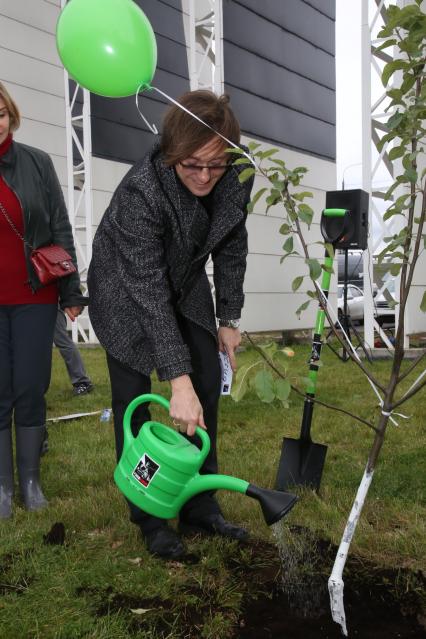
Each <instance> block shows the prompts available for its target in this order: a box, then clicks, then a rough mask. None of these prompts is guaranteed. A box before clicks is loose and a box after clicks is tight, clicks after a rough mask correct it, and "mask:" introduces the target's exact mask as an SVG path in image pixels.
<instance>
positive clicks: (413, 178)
mask: <svg viewBox="0 0 426 639" xmlns="http://www.w3.org/2000/svg"><path fill="white" fill-rule="evenodd" d="M404 176H405V177H406V178H408V180H409V181H410V182H417V171H415V170H414V169H413V168H409V169H406V170H405V172H404Z"/></svg>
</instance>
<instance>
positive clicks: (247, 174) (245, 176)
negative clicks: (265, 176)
mask: <svg viewBox="0 0 426 639" xmlns="http://www.w3.org/2000/svg"><path fill="white" fill-rule="evenodd" d="M254 174H255V169H254V168H253V167H249V168H247V169H244V170H243V171H241V173H240V174H239V176H238V180H239V181H240V183H241V184H243V182H247V180H249V179H250V178H251V176H252V175H254Z"/></svg>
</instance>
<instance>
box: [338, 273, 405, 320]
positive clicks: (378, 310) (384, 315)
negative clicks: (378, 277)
mask: <svg viewBox="0 0 426 639" xmlns="http://www.w3.org/2000/svg"><path fill="white" fill-rule="evenodd" d="M347 288H348V292H347V308H348V316H349V318H350V319H351V320H352V321H357V322H362V321H363V320H364V293H363V291H362V290H361V289H360V288H359V287H358V286H355V284H348V286H347ZM343 291H344V285H343V284H338V286H337V314H338V317H339V321H342V318H343V303H344V300H343ZM392 299H395V281H394V280H391V281H389V282H388V284H387V286H386V291H385V292H382V293H380V294H377V287H375V290H374V292H373V305H374V318H375V319H376V320H377V322H378V323H379V324H380V325H383V324H388V323H389V324H394V323H395V309H394V308H392V304H390V302H391V301H392Z"/></svg>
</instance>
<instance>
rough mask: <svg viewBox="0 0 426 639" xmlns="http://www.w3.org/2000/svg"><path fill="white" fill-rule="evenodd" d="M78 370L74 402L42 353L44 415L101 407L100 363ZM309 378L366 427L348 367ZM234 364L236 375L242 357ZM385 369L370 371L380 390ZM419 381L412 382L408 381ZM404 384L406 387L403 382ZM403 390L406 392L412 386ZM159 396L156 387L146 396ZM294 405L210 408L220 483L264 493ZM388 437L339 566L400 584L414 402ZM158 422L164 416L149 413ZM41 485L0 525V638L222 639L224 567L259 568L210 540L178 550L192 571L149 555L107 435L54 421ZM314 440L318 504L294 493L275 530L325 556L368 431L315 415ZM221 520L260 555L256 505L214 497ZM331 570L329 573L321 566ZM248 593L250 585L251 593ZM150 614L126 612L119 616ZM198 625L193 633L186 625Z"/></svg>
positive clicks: (296, 418) (416, 564)
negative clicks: (224, 478) (296, 533)
mask: <svg viewBox="0 0 426 639" xmlns="http://www.w3.org/2000/svg"><path fill="white" fill-rule="evenodd" d="M82 353H83V357H84V360H85V363H86V366H87V369H88V371H89V374H90V376H91V377H92V379H93V381H94V383H95V391H94V392H93V393H92V394H90V395H87V396H83V397H79V398H75V397H73V396H72V394H71V387H70V383H69V380H68V377H67V374H66V371H65V367H64V365H63V362H62V360H61V358H60V356H59V355H58V353H56V352H55V353H54V366H53V376H52V384H51V387H50V390H49V393H48V396H47V404H48V414H49V416H52V417H53V416H59V415H65V414H70V413H77V412H83V411H86V410H87V411H88V412H89V411H93V410H98V409H103V408H106V407H109V406H110V395H109V382H108V375H107V370H106V363H105V356H104V353H103V351H102V350H101V349H99V348H94V349H85V350H83V351H82ZM323 353H324V357H323V361H324V365H323V366H322V367H321V370H320V373H319V378H318V397H319V398H321V399H323V400H324V401H327V402H330V403H333V404H336V405H339V406H341V407H344V408H345V409H347V410H350V411H352V412H358V411H359V413H360V414H362V415H363V416H364V417H366V418H370V419H371V418H373V417H374V415H377V413H378V409H377V406H376V401H375V396H374V395H373V392H372V391H371V389H370V387H369V386H368V384H367V382H366V380H365V379H364V378H363V376H362V375H361V374H360V373H359V372H358V371H357V370H354V368H353V366H352V365H351V364H349V363H348V364H344V363H342V362H340V361H339V360H338V359H337V358H336V357H335V356H334V355H333V354H332V353H331V352H329V351H328V350H327V349H324V351H323ZM308 354H309V349H308V347H297V348H296V357H295V358H294V363H293V366H292V374H293V372H294V376H295V378H296V377H297V375H298V374H301V375H303V374H305V373H306V361H307V358H308ZM253 357H254V354H253V352H250V351H247V352H243V353H241V354H240V356H239V360H240V362H241V363H243V362H244V361H245V360H247V359H248V358H253ZM388 368H389V363H387V362H376V363H374V370H375V371H376V374H377V375H378V376H379V377H380V378H381V379H384V378H385V376H386V371H387V370H388ZM419 372H420V371H419ZM411 381H412V380H411ZM411 381H410V380H408V382H407V385H408V384H409V383H411ZM154 390H155V391H156V392H163V393H164V394H165V395H167V394H168V392H169V388H168V385H167V384H166V385H161V384H158V383H155V384H154ZM301 411H302V401H301V400H299V399H298V398H297V397H295V396H294V395H293V396H292V401H291V406H290V408H289V409H288V410H283V409H282V408H280V407H279V406H270V405H266V404H262V403H260V402H259V400H258V399H257V398H256V397H255V395H254V394H251V393H249V394H248V395H247V396H246V397H245V398H244V400H243V401H242V402H240V403H238V404H236V403H234V402H233V401H232V399H230V398H223V399H222V402H221V413H220V438H219V460H220V465H221V468H220V470H221V472H223V473H228V474H232V475H235V476H237V477H241V478H243V479H246V480H248V481H251V482H253V483H256V484H258V485H260V486H265V487H273V485H274V480H275V473H276V468H277V464H278V460H279V457H280V452H281V441H282V437H283V436H289V437H298V433H299V428H300V418H301ZM402 412H404V413H405V414H407V415H411V419H410V420H404V419H399V418H397V419H398V421H399V424H400V425H399V427H393V426H392V427H390V428H389V431H388V435H387V438H386V442H385V445H384V448H383V450H382V453H381V457H380V460H379V465H378V468H377V471H376V474H375V477H374V480H373V484H372V487H371V490H370V494H369V496H368V499H367V502H366V505H365V508H364V511H363V514H362V517H361V520H360V522H359V525H358V529H357V532H356V535H355V539H354V542H353V545H352V550H351V552H352V554H354V555H355V554H356V555H358V556H359V557H361V558H362V559H365V560H369V561H372V562H373V563H375V564H378V565H381V566H387V567H394V568H400V567H401V568H410V569H412V570H413V571H416V570H425V567H426V530H425V521H426V497H425V490H424V487H425V484H426V481H425V480H426V470H425V461H424V460H425V453H426V450H425V448H426V432H425V427H424V415H425V412H426V394H425V392H423V393H421V394H420V395H418V396H416V397H415V398H414V399H413V400H411V401H410V402H409V403H408V404H407V405H406V406H404V407H403V409H402ZM155 415H156V417H157V418H158V419H159V420H160V421H165V422H167V417H166V415H165V414H164V410H162V409H158V410H156V412H155ZM49 432H50V452H49V453H48V455H47V456H46V457H44V458H43V461H42V477H43V485H44V487H45V493H46V496H47V497H48V498H49V501H50V506H49V508H48V509H47V510H45V511H43V512H40V513H27V512H26V511H24V510H23V508H22V507H21V506H20V505H19V502H18V501H16V504H15V509H14V517H13V519H12V520H10V521H7V522H0V540H1V545H0V637H2V638H3V637H7V638H8V639H14V638H16V639H18V638H19V639H25V638H28V639H36V638H40V639H74V638H75V639H80V638H83V637H84V638H86V637H87V638H93V639H107V638H108V639H110V638H114V639H115V638H117V639H128V638H130V637H132V638H133V637H136V638H140V639H150V638H152V639H156V638H159V637H171V638H174V637H176V638H180V637H185V636H188V637H189V636H192V635H189V634H185V628H187V627H188V625H189V624H191V627H192V628H199V630H197V632H195V631H194V632H195V635H194V636H199V637H204V638H206V639H214V638H215V637H219V636H220V637H223V638H226V637H227V636H231V629H232V628H233V627H234V625H235V623H236V621H237V619H238V616H239V613H240V609H241V605H242V601H243V598H244V596H245V593H246V592H247V589H248V588H251V589H252V592H255V590H256V588H257V586H256V582H255V580H254V581H253V583H251V584H248V583H245V582H244V583H243V581H242V580H241V578H239V577H238V574H239V573H238V571H232V570H230V565H231V564H232V565H234V564H235V562H237V564H241V565H245V566H250V567H253V565H259V566H261V565H262V562H264V561H265V559H264V557H262V556H261V555H260V554H257V553H256V551H254V550H253V547H247V548H245V547H239V546H237V545H236V544H234V543H232V542H225V541H223V540H220V539H201V540H200V539H195V540H192V541H190V542H189V543H188V546H189V551H190V552H191V553H193V554H194V555H197V556H198V557H199V558H200V561H198V563H194V564H191V563H188V564H181V563H179V562H162V561H160V560H156V559H154V558H152V557H151V556H149V555H148V553H147V552H146V550H145V548H144V544H143V542H142V540H141V538H140V536H139V533H138V530H137V529H136V527H134V526H132V525H131V524H129V523H128V519H127V512H126V506H125V503H124V500H123V499H122V498H121V496H120V494H119V493H118V490H117V489H116V487H115V484H114V482H113V479H112V473H113V469H114V465H115V453H114V448H113V426H112V422H107V423H103V422H100V420H99V416H94V417H87V418H82V419H78V420H74V421H66V422H55V423H52V424H51V426H50V428H49ZM312 435H313V439H314V441H315V442H318V443H322V444H326V445H328V453H327V459H326V465H325V469H324V474H323V479H322V487H321V491H320V494H319V495H317V494H314V493H311V492H309V491H301V492H300V494H301V500H300V501H299V503H298V504H297V506H296V507H295V509H294V511H293V512H292V514H291V515H290V516H289V518H288V521H289V523H291V524H297V525H303V526H306V527H308V528H310V529H311V530H313V531H315V532H316V533H318V534H319V535H320V536H321V537H323V538H325V539H329V540H331V541H332V542H333V543H338V542H339V541H340V537H341V534H342V531H343V528H344V524H345V521H346V518H347V515H348V512H349V509H350V507H351V504H352V501H353V499H354V496H355V492H356V489H357V486H358V483H359V481H360V479H361V477H362V474H363V471H364V467H365V463H366V459H367V454H368V450H369V447H370V444H371V441H372V432H371V431H369V429H368V428H367V427H365V426H363V425H361V424H358V423H357V422H355V421H354V420H351V419H350V418H348V417H345V416H343V415H340V414H338V413H336V412H331V411H329V410H326V409H324V408H321V407H316V409H315V413H314V421H313V430H312ZM219 500H220V502H221V504H222V507H223V509H224V512H225V515H226V516H227V517H228V518H230V519H232V520H233V521H236V522H240V523H241V524H243V525H245V526H247V527H248V528H249V529H250V531H251V533H252V535H253V537H255V538H261V539H263V540H267V541H270V542H272V534H271V531H270V529H269V528H268V527H267V526H266V525H265V523H264V522H263V519H262V516H261V511H260V508H259V507H258V505H257V504H256V503H255V502H254V501H253V500H251V499H247V498H245V497H242V496H241V495H239V494H237V493H230V492H221V493H220V494H219ZM55 522H62V523H63V524H64V526H65V531H66V541H65V545H64V546H53V545H46V544H44V543H43V535H45V534H46V533H47V532H48V531H49V530H50V528H51V527H52V525H53V524H54V523H55ZM330 570H331V566H330ZM259 588H261V586H259ZM141 608H142V609H143V610H146V609H149V611H148V612H143V613H140V614H138V613H135V612H131V609H141ZM197 624H198V625H197Z"/></svg>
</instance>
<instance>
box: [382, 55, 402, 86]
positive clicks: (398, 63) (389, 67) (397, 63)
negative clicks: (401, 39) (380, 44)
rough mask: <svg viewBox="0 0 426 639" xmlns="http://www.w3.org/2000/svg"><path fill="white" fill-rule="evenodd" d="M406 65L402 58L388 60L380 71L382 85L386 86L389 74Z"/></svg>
mask: <svg viewBox="0 0 426 639" xmlns="http://www.w3.org/2000/svg"><path fill="white" fill-rule="evenodd" d="M406 67H407V63H406V62H405V61H404V60H392V62H388V63H387V64H386V65H385V67H384V69H383V73H382V83H383V86H384V87H386V86H387V84H388V82H389V79H390V77H391V75H392V74H393V73H395V71H399V70H402V69H405V68H406Z"/></svg>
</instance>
